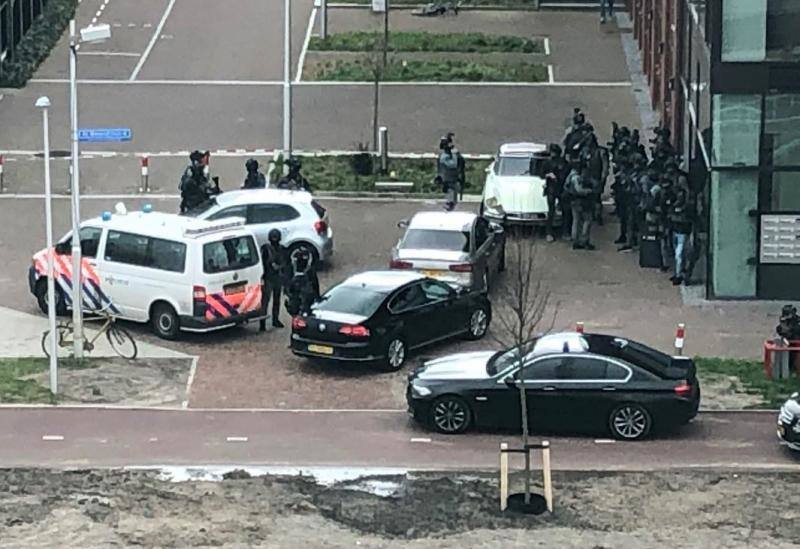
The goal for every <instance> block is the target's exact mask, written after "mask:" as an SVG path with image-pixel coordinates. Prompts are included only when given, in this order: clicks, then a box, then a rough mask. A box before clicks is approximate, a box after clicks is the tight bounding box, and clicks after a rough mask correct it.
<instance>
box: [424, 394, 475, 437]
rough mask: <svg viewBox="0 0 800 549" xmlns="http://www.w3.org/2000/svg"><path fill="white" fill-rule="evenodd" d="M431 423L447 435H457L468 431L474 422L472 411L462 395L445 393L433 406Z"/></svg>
mask: <svg viewBox="0 0 800 549" xmlns="http://www.w3.org/2000/svg"><path fill="white" fill-rule="evenodd" d="M430 413H431V417H430V421H431V425H433V428H434V429H436V430H437V431H439V432H440V433H444V434H446V435H457V434H459V433H463V432H464V431H466V430H467V429H468V428H469V426H470V424H471V423H472V411H471V410H470V409H469V406H468V405H467V403H466V402H465V401H464V399H462V398H461V397H457V396H455V395H445V396H443V397H439V398H438V399H436V400H435V401H434V402H433V405H432V406H431V412H430Z"/></svg>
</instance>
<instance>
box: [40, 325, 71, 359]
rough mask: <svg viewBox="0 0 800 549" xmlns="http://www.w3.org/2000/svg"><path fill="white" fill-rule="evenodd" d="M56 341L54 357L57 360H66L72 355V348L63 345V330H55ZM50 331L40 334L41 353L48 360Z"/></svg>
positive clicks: (59, 328)
mask: <svg viewBox="0 0 800 549" xmlns="http://www.w3.org/2000/svg"><path fill="white" fill-rule="evenodd" d="M56 333H57V334H58V339H57V340H56V349H57V351H56V356H57V357H59V358H66V357H68V356H70V354H71V353H72V346H71V345H65V344H64V329H63V328H61V327H58V328H56ZM50 339H51V338H50V330H47V331H45V332H44V333H43V334H42V351H43V352H44V356H46V357H47V358H50Z"/></svg>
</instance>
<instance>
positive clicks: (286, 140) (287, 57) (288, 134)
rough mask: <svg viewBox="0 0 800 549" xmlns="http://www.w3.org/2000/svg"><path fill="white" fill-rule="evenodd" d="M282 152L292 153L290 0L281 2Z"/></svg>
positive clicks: (288, 154) (287, 155)
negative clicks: (282, 18)
mask: <svg viewBox="0 0 800 549" xmlns="http://www.w3.org/2000/svg"><path fill="white" fill-rule="evenodd" d="M283 17H284V20H283V153H284V155H285V157H286V158H288V157H289V156H291V155H292V2H291V0H284V2H283Z"/></svg>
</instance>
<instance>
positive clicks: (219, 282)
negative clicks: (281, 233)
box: [193, 232, 262, 324]
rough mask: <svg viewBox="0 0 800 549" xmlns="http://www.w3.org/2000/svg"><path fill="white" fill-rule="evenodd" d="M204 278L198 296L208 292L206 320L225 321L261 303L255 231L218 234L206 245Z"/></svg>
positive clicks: (196, 288) (259, 264)
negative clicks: (253, 232)
mask: <svg viewBox="0 0 800 549" xmlns="http://www.w3.org/2000/svg"><path fill="white" fill-rule="evenodd" d="M202 259H203V265H202V276H201V277H200V278H201V279H202V280H201V281H199V282H197V283H195V288H193V295H194V296H195V299H198V297H199V296H202V295H205V304H206V307H205V312H204V316H205V320H206V321H208V322H216V323H220V324H224V323H225V321H226V320H230V321H231V322H235V321H237V320H238V317H240V316H241V315H243V314H245V313H248V312H252V311H256V310H258V309H259V308H260V306H261V273H262V267H261V255H260V254H259V251H258V245H257V244H256V240H255V238H254V237H253V235H252V234H251V233H249V232H248V233H236V234H229V235H226V236H217V237H216V238H213V239H209V240H207V241H206V242H204V243H203V245H202Z"/></svg>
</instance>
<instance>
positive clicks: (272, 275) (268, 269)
mask: <svg viewBox="0 0 800 549" xmlns="http://www.w3.org/2000/svg"><path fill="white" fill-rule="evenodd" d="M268 239H269V243H268V244H267V245H266V246H264V247H263V248H261V261H262V262H263V264H264V275H263V281H264V289H263V291H262V293H261V304H262V307H263V309H264V314H265V315H266V314H267V308H268V306H269V299H270V296H271V297H272V327H273V328H283V323H281V321H280V319H279V318H278V317H279V316H280V312H281V291H282V289H283V286H284V283H285V281H286V274H287V270H288V268H289V253H288V252H287V250H286V248H285V247H284V246H283V245H282V244H281V232H280V231H279V230H278V229H272V230H271V231H270V232H269V236H268ZM259 327H260V330H261V331H262V332H263V331H265V330H266V329H267V321H266V318H263V319H262V320H261V323H260V325H259Z"/></svg>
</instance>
